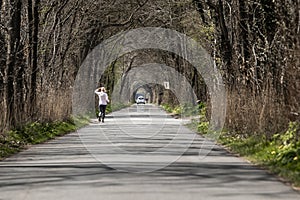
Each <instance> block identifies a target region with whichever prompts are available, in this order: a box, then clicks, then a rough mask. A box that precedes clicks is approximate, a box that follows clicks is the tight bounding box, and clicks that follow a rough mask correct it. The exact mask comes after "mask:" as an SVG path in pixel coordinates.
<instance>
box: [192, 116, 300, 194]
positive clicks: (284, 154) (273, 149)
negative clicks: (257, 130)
mask: <svg viewBox="0 0 300 200" xmlns="http://www.w3.org/2000/svg"><path fill="white" fill-rule="evenodd" d="M188 127H189V128H191V129H192V130H194V131H195V130H196V131H197V132H199V133H201V134H203V135H204V136H205V135H211V132H209V129H208V122H206V121H202V122H200V124H199V123H197V122H194V123H191V124H190V125H189V126H188ZM299 131H300V124H299V123H296V122H291V123H290V124H289V128H288V130H287V131H286V132H283V133H279V134H275V135H274V136H273V137H272V138H266V137H265V135H264V134H253V135H245V134H233V133H230V132H222V133H221V134H220V135H219V136H218V137H215V138H214V139H216V140H217V142H218V143H220V144H222V145H223V146H225V147H227V148H228V149H229V150H230V151H231V152H233V153H235V154H239V155H240V156H243V157H245V158H246V159H247V160H249V161H251V162H252V163H255V164H258V165H260V166H263V167H264V168H266V169H268V170H269V171H271V172H272V173H274V174H277V175H279V176H280V177H282V178H284V179H285V180H286V181H287V182H289V183H291V184H292V185H293V186H295V187H297V188H299V187H300V140H299ZM207 133H210V134H207Z"/></svg>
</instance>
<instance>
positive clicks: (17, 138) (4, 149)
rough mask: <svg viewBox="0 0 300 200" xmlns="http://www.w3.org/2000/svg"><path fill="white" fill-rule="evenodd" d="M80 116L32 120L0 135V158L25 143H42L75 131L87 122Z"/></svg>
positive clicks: (19, 148) (13, 151)
mask: <svg viewBox="0 0 300 200" xmlns="http://www.w3.org/2000/svg"><path fill="white" fill-rule="evenodd" d="M88 121H89V120H88V118H86V117H80V118H74V119H70V120H66V121H63V122H61V121H56V122H51V123H39V122H34V123H31V124H28V125H26V126H24V127H21V128H18V129H15V130H11V131H8V132H7V133H5V134H1V135H0V159H1V158H4V157H7V156H9V155H11V154H13V153H15V152H18V151H20V150H21V149H23V148H24V147H25V146H26V145H30V144H38V143H43V142H45V141H47V140H50V139H53V138H55V137H58V136H62V135H64V134H66V133H69V132H72V131H75V130H76V129H77V128H79V127H82V126H84V125H86V124H87V123H88Z"/></svg>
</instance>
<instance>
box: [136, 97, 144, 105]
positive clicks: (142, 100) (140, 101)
mask: <svg viewBox="0 0 300 200" xmlns="http://www.w3.org/2000/svg"><path fill="white" fill-rule="evenodd" d="M135 102H136V103H137V104H145V103H146V101H145V98H144V97H143V96H139V97H138V98H136V100H135Z"/></svg>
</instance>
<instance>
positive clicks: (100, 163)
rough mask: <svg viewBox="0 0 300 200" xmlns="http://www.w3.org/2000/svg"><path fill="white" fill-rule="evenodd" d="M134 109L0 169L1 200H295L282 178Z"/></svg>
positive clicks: (159, 115) (148, 109)
mask: <svg viewBox="0 0 300 200" xmlns="http://www.w3.org/2000/svg"><path fill="white" fill-rule="evenodd" d="M184 123H187V121H185V120H180V119H173V118H171V117H169V116H168V115H167V114H166V113H165V112H164V111H162V110H161V109H159V108H158V107H156V106H153V105H145V106H144V105H138V106H136V105H134V106H132V107H130V108H127V109H123V110H121V111H118V112H114V113H112V114H110V115H108V116H107V118H106V121H105V123H99V122H98V121H97V120H96V119H95V120H93V121H92V122H91V123H90V125H89V126H87V127H85V128H82V129H80V130H79V131H78V132H76V133H71V134H69V135H66V136H63V137H60V138H57V139H55V140H52V141H50V142H47V143H45V144H40V145H36V146H33V147H31V148H29V149H28V150H26V151H23V152H21V153H19V154H16V155H14V156H12V157H10V158H8V159H6V160H4V161H2V162H0V200H10V199H12V200H41V199H43V200H53V199H63V200H64V199H65V200H69V199H70V200H82V199H87V200H127V199H128V200H147V199H159V200H160V199H162V200H169V199H170V200H172V199H174V200H183V199H184V200H189V199H195V200H196V199H197V200H201V199H205V200H208V199H212V200H217V199H222V200H227V199H228V200H241V199H243V200H247V199H249V200H268V199H270V200H277V199H282V200H290V199H294V200H296V199H300V195H299V193H298V192H296V191H294V190H292V188H291V187H290V186H287V185H285V184H284V183H282V182H280V181H279V180H278V179H277V178H276V177H275V176H273V175H270V174H268V173H267V172H266V171H264V170H261V169H259V168H258V167H255V166H253V165H251V164H249V163H248V162H246V161H245V160H243V159H242V158H238V157H235V156H233V155H231V154H229V153H228V152H226V151H225V150H224V149H223V148H222V147H220V146H217V145H215V144H214V143H213V142H211V141H209V140H207V139H204V138H203V137H201V136H199V135H197V134H195V133H193V132H192V131H190V130H188V129H187V128H185V127H184V126H182V125H183V124H184Z"/></svg>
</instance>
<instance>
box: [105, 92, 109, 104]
mask: <svg viewBox="0 0 300 200" xmlns="http://www.w3.org/2000/svg"><path fill="white" fill-rule="evenodd" d="M106 102H107V103H109V99H108V95H107V94H106Z"/></svg>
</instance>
